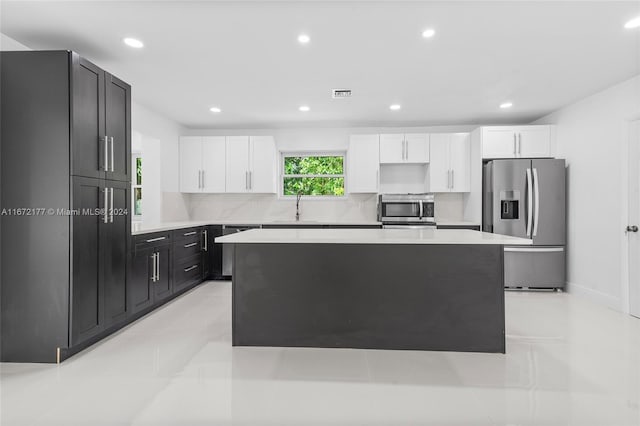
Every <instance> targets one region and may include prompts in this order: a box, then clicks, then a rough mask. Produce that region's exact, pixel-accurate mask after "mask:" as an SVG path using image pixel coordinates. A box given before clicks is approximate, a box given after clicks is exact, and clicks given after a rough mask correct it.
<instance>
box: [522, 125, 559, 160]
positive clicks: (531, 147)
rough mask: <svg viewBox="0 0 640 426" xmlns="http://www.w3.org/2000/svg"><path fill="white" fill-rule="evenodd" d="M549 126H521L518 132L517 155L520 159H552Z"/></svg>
mask: <svg viewBox="0 0 640 426" xmlns="http://www.w3.org/2000/svg"><path fill="white" fill-rule="evenodd" d="M552 133H553V132H552V128H551V126H523V127H520V130H519V131H518V144H519V150H518V154H519V156H520V157H522V158H545V157H553V156H554V155H553V154H554V152H553V151H554V150H553V149H552V143H553V135H552Z"/></svg>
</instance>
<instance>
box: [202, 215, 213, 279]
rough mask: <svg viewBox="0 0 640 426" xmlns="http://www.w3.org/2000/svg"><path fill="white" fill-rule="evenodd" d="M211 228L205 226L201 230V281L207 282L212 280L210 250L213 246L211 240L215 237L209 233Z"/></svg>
mask: <svg viewBox="0 0 640 426" xmlns="http://www.w3.org/2000/svg"><path fill="white" fill-rule="evenodd" d="M211 228H212V227H211V226H205V227H204V229H202V279H203V280H209V279H211V278H212V276H211V275H212V269H211V266H212V263H213V262H212V260H213V256H212V249H213V247H214V246H215V244H214V242H213V240H214V239H215V237H214V236H213V233H212V232H211Z"/></svg>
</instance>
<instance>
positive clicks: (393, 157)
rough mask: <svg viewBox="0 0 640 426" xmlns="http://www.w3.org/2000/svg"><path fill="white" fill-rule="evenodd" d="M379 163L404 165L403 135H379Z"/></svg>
mask: <svg viewBox="0 0 640 426" xmlns="http://www.w3.org/2000/svg"><path fill="white" fill-rule="evenodd" d="M380 163H404V135H380Z"/></svg>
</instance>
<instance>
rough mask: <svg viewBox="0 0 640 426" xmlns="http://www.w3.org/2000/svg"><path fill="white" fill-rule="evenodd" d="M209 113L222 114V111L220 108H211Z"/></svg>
mask: <svg viewBox="0 0 640 426" xmlns="http://www.w3.org/2000/svg"><path fill="white" fill-rule="evenodd" d="M209 111H211V112H222V110H221V109H220V108H218V107H211V108H209Z"/></svg>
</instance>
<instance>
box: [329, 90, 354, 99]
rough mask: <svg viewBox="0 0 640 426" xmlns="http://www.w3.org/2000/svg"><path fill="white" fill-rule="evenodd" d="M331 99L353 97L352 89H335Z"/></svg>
mask: <svg viewBox="0 0 640 426" xmlns="http://www.w3.org/2000/svg"><path fill="white" fill-rule="evenodd" d="M331 97H332V98H333V99H344V98H350V97H351V89H333V90H332V91H331Z"/></svg>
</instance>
